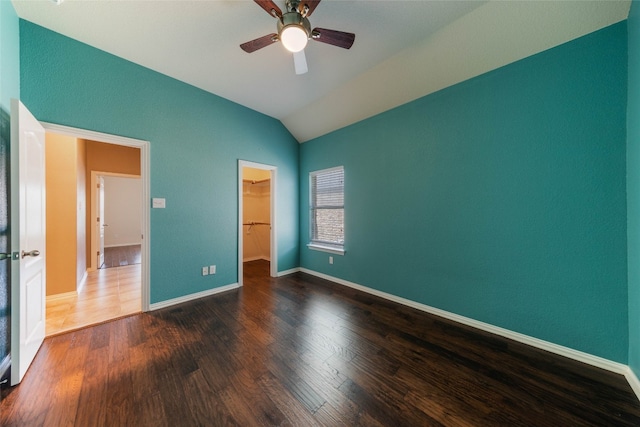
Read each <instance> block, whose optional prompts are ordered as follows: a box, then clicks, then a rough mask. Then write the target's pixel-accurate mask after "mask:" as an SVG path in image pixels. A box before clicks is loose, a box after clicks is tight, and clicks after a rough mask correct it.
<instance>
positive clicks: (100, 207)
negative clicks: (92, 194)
mask: <svg viewBox="0 0 640 427" xmlns="http://www.w3.org/2000/svg"><path fill="white" fill-rule="evenodd" d="M96 204H97V206H96V211H97V212H98V217H97V218H96V220H97V221H96V222H97V224H96V226H97V230H96V231H97V235H98V268H102V264H104V227H105V223H104V177H103V176H99V177H98V197H96Z"/></svg>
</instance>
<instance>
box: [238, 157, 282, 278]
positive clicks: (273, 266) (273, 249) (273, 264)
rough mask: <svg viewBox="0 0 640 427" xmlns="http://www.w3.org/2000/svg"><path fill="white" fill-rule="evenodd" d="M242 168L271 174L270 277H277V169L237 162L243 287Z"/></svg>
mask: <svg viewBox="0 0 640 427" xmlns="http://www.w3.org/2000/svg"><path fill="white" fill-rule="evenodd" d="M244 168H252V169H261V170H267V171H270V172H271V182H270V184H269V185H270V188H269V209H270V210H271V233H270V236H269V246H270V258H271V261H270V262H269V264H270V269H269V275H270V276H271V277H278V244H277V243H278V242H277V241H276V236H277V235H278V233H277V232H276V231H277V225H278V215H277V212H278V210H277V206H276V201H277V197H276V189H277V187H278V186H277V185H276V184H277V181H278V168H277V167H276V166H272V165H267V164H264V163H256V162H251V161H248V160H238V285H239V286H243V284H244V283H243V282H244V280H243V266H242V262H243V258H244V256H243V249H244V245H243V241H244V232H243V228H242V223H243V220H242V208H243V201H242V172H243V170H244Z"/></svg>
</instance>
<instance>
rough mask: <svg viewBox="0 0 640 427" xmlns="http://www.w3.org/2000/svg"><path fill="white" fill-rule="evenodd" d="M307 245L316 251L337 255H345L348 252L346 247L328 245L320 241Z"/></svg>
mask: <svg viewBox="0 0 640 427" xmlns="http://www.w3.org/2000/svg"><path fill="white" fill-rule="evenodd" d="M307 247H308V248H309V249H311V250H314V251H320V252H329V253H330V254H336V255H344V254H345V253H346V252H347V251H345V250H344V247H342V248H340V247H339V246H327V245H321V244H319V243H308V244H307Z"/></svg>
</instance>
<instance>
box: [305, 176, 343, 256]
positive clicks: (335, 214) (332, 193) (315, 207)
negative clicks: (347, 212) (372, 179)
mask: <svg viewBox="0 0 640 427" xmlns="http://www.w3.org/2000/svg"><path fill="white" fill-rule="evenodd" d="M309 178H310V187H311V188H310V189H311V191H310V199H311V210H310V216H309V217H310V223H311V243H317V244H321V245H331V246H339V247H342V246H343V245H344V168H343V167H342V166H340V167H336V168H331V169H324V170H321V171H316V172H311V174H310V175H309Z"/></svg>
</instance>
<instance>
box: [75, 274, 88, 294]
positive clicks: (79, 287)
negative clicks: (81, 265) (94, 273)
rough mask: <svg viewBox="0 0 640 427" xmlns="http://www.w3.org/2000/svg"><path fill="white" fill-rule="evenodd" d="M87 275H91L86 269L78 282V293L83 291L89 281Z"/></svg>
mask: <svg viewBox="0 0 640 427" xmlns="http://www.w3.org/2000/svg"><path fill="white" fill-rule="evenodd" d="M87 277H89V276H88V274H87V272H86V271H85V272H84V274H83V275H82V279H80V282H79V283H78V286H77V287H76V292H77V293H80V292H82V289H84V285H85V284H86V283H87Z"/></svg>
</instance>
